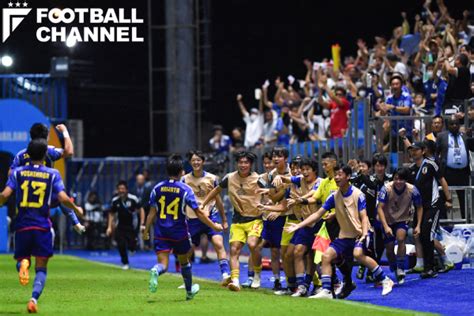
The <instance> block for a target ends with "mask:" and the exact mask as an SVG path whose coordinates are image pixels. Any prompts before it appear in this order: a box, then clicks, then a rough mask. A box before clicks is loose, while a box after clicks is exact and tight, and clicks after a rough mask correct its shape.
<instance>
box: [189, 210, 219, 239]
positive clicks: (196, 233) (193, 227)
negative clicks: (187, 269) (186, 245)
mask: <svg viewBox="0 0 474 316" xmlns="http://www.w3.org/2000/svg"><path fill="white" fill-rule="evenodd" d="M209 219H210V220H211V221H213V222H214V223H216V222H220V221H219V216H218V214H217V212H212V213H211V215H210V216H209ZM188 229H189V234H190V235H191V241H192V243H193V244H194V245H195V246H199V243H200V242H201V235H202V234H206V235H207V237H208V238H209V239H211V238H212V236H214V235H221V236H222V233H218V232H216V231H214V230H213V229H212V228H210V227H209V226H207V225H206V224H204V223H203V222H201V221H200V220H199V218H192V219H188Z"/></svg>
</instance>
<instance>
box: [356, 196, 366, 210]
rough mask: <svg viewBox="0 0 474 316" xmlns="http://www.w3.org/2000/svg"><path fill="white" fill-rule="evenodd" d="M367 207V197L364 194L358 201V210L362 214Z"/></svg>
mask: <svg viewBox="0 0 474 316" xmlns="http://www.w3.org/2000/svg"><path fill="white" fill-rule="evenodd" d="M366 207H367V203H366V202H365V195H364V193H362V194H361V195H360V196H359V200H358V201H357V208H358V209H359V212H362V211H363V210H365V209H366Z"/></svg>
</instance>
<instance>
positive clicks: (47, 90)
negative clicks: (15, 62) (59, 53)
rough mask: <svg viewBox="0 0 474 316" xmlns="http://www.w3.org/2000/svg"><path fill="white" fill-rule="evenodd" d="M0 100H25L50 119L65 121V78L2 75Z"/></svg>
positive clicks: (37, 75)
mask: <svg viewBox="0 0 474 316" xmlns="http://www.w3.org/2000/svg"><path fill="white" fill-rule="evenodd" d="M0 98H2V99H21V100H25V101H28V102H29V103H31V104H33V105H34V106H36V107H37V108H38V109H39V110H41V111H42V112H43V113H44V114H45V115H46V116H48V117H49V118H51V119H56V120H65V119H67V81H66V78H53V77H51V75H49V74H3V75H0Z"/></svg>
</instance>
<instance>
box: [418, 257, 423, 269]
mask: <svg viewBox="0 0 474 316" xmlns="http://www.w3.org/2000/svg"><path fill="white" fill-rule="evenodd" d="M416 266H417V267H418V268H420V267H424V266H425V263H424V262H423V258H416Z"/></svg>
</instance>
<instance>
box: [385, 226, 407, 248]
mask: <svg viewBox="0 0 474 316" xmlns="http://www.w3.org/2000/svg"><path fill="white" fill-rule="evenodd" d="M389 226H390V228H391V229H392V233H393V236H391V237H388V236H387V235H386V234H385V231H384V230H383V229H382V232H383V242H384V244H389V243H392V242H395V240H397V238H396V235H397V231H398V230H399V229H403V230H404V231H405V233H406V232H407V231H408V223H407V222H398V223H394V224H392V225H389Z"/></svg>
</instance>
